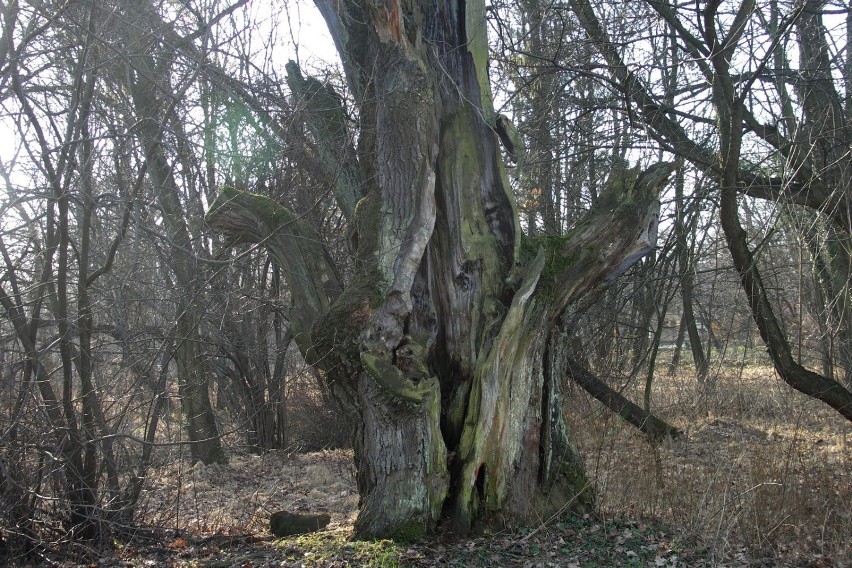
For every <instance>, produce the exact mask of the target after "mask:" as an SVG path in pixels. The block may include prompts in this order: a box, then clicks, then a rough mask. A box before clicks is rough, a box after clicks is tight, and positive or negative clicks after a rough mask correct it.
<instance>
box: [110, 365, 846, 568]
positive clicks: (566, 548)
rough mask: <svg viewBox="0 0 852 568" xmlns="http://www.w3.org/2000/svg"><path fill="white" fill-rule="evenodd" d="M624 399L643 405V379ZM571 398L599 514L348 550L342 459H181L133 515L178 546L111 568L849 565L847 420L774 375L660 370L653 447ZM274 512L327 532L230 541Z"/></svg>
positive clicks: (276, 455) (347, 485)
mask: <svg viewBox="0 0 852 568" xmlns="http://www.w3.org/2000/svg"><path fill="white" fill-rule="evenodd" d="M626 393H627V394H628V395H629V396H630V397H631V398H633V399H634V400H641V398H642V397H641V392H640V389H639V388H638V386H632V387H629V388H627V389H626ZM568 404H569V405H570V407H571V414H570V416H569V421H570V422H571V426H572V428H573V432H574V434H575V440H576V442H577V444H578V446H579V448H580V450H581V453H582V455H583V457H584V459H585V460H586V466H587V470H588V474H589V476H590V478H591V480H592V481H593V482H594V483H595V486H596V490H597V494H598V497H599V503H600V509H599V513H600V517H601V518H597V519H596V518H593V517H585V518H580V519H578V518H567V519H563V520H560V521H559V522H557V523H555V524H554V525H552V526H549V527H546V528H541V529H536V530H535V531H534V534H535V537H534V538H532V539H529V538H528V537H526V536H524V535H526V534H529V533H528V532H525V530H524V529H520V530H519V531H513V532H506V533H500V534H495V535H487V536H484V537H480V538H478V539H473V540H465V541H454V540H451V541H445V540H443V539H440V538H439V539H437V540H435V541H431V542H424V543H421V544H418V545H412V546H409V547H406V546H404V545H397V544H395V543H389V542H388V541H382V543H373V544H372V545H369V546H368V547H367V548H365V549H364V550H363V551H361V550H360V549H358V548H357V547H355V548H353V546H355V545H353V544H352V543H349V542H347V537H348V535H349V534H350V531H351V527H352V522H353V520H354V517H355V514H356V513H357V502H358V496H357V492H356V489H355V484H354V476H353V473H354V472H353V467H352V460H351V452H348V451H343V450H334V451H325V452H318V453H312V454H299V453H288V452H272V453H269V454H266V455H264V456H251V455H242V456H235V457H233V458H232V459H231V463H230V464H229V465H227V466H211V467H204V466H198V467H195V468H189V467H188V466H187V465H186V464H185V463H183V464H182V463H181V462H180V461H176V462H175V463H173V464H172V465H166V466H163V467H161V468H158V469H157V470H156V471H155V472H152V475H151V477H150V478H149V483H148V486H147V491H146V493H145V499H144V500H143V503H142V509H143V511H147V515H145V516H144V518H143V519H140V520H141V521H143V522H144V523H146V524H153V525H156V526H160V527H163V528H168V529H170V530H169V533H170V534H175V535H177V534H180V535H183V536H182V538H178V539H177V540H175V542H177V543H179V545H180V546H178V545H175V546H172V544H174V543H172V544H169V545H168V546H167V547H165V548H164V547H162V546H160V547H159V548H156V549H152V550H148V551H147V552H144V553H143V552H142V551H136V552H133V551H125V552H126V554H125V558H127V559H128V560H127V561H126V563H125V564H121V565H125V566H127V565H133V566H135V565H139V564H138V562H141V561H142V560H144V561H145V562H150V561H151V560H152V559H156V561H157V562H162V563H164V564H171V565H177V566H180V565H199V564H205V563H207V562H209V563H210V565H221V566H225V565H235V564H246V563H248V564H256V565H261V564H265V565H270V566H346V565H370V566H435V565H448V564H451V565H459V566H495V565H500V566H578V567H579V566H588V567H594V566H598V567H604V566H628V565H629V566H673V567H674V566H677V567H697V566H724V567H734V566H737V567H744V566H813V567H823V566H852V552H850V550H852V512H850V503H852V474H851V473H852V469H850V466H852V448H850V446H849V440H850V438H852V425H850V424H848V423H847V422H846V421H845V420H843V419H842V418H840V417H839V416H838V415H837V414H836V413H835V412H834V411H832V410H831V409H828V408H827V407H825V405H823V404H821V403H819V402H817V401H814V400H812V399H809V398H807V397H805V396H804V395H801V394H799V393H797V392H794V391H793V390H792V389H790V388H788V387H787V386H786V385H784V384H783V383H781V382H780V381H779V380H778V379H777V377H776V376H775V374H774V371H772V369H771V368H769V367H760V366H753V367H751V368H748V369H746V370H745V371H742V370H740V369H730V370H725V371H723V372H721V373H719V374H718V375H717V376H716V380H715V383H714V388H712V389H706V388H705V389H702V388H699V385H698V383H697V382H696V381H695V379H694V377H693V376H691V375H690V374H689V373H682V374H680V375H678V376H676V377H664V376H660V377H658V378H657V383H656V386H655V390H654V397H653V404H654V410H655V412H657V413H658V414H659V415H660V416H662V417H664V418H666V419H667V420H669V421H671V422H673V423H674V424H675V425H676V426H678V427H679V428H681V429H682V430H683V431H684V432H685V435H684V436H683V437H682V438H681V439H679V440H677V441H673V442H667V443H666V444H664V445H663V446H662V447H659V448H652V447H651V446H649V445H648V443H647V442H646V440H645V439H644V438H643V437H642V436H641V435H640V434H639V433H638V432H637V431H636V430H635V429H634V428H633V427H631V426H629V425H627V424H625V423H624V422H622V421H621V420H619V419H618V418H617V417H614V416H613V415H612V414H611V413H609V412H607V411H604V410H602V409H601V407H600V405H599V404H598V403H597V402H596V401H594V400H592V399H590V398H588V397H587V396H585V394H583V393H582V392H579V391H576V390H575V392H574V393H573V395H572V396H571V397H569V400H568ZM280 509H288V510H297V511H300V510H301V511H310V512H327V513H330V514H331V516H332V525H331V526H330V527H329V530H328V531H324V532H323V533H318V536H317V537H300V538H301V540H300V539H299V538H296V539H285V540H282V541H276V542H271V541H267V542H261V541H258V542H257V543H255V544H253V543H254V542H255V541H253V540H251V539H248V540H240V538H241V537H240V538H237V537H234V536H233V535H260V537H259V538H261V539H266V538H268V537H266V536H264V535H266V534H267V528H268V525H267V523H268V518H269V514H270V513H271V512H273V511H276V510H280ZM171 529H175V530H174V531H173V532H172V531H171ZM526 530H527V531H528V530H529V529H526ZM192 535H194V536H192ZM206 535H207V536H206ZM209 535H224V536H222V537H217V538H225V537H227V538H226V540H225V541H223V542H227V543H229V544H228V546H230V547H234V548H228V549H226V546H225V544H223V543H221V542H219V541H218V540H217V541H215V543H218V544H214V541H211V540H210V538H213V537H210V536H209ZM517 542H522V543H524V546H520V547H519V546H518V545H516V544H515V543H517ZM371 547H372V548H371ZM376 547H377V548H376ZM217 563H218V564H217Z"/></svg>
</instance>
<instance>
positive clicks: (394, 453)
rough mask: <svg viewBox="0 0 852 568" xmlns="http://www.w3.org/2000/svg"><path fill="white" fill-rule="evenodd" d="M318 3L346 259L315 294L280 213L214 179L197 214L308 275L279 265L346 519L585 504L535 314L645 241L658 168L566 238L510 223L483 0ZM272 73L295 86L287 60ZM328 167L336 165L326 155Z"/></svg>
mask: <svg viewBox="0 0 852 568" xmlns="http://www.w3.org/2000/svg"><path fill="white" fill-rule="evenodd" d="M318 6H319V7H320V10H321V11H322V13H323V15H324V17H325V19H326V21H327V23H328V27H329V29H330V31H331V33H332V35H333V37H334V40H335V42H336V44H337V47H338V50H339V51H340V53H341V56H342V61H343V63H344V68H345V71H346V77H347V80H348V83H349V87H350V89H351V90H352V93H353V95H354V97H355V99H356V101H357V102H358V105H359V108H358V110H359V119H360V125H359V129H358V131H359V133H360V134H359V138H358V143H357V148H356V155H355V156H354V157H351V160H354V161H356V162H357V173H358V179H357V180H355V181H353V182H351V183H350V182H347V183H346V184H344V186H339V187H337V190H336V193H335V195H336V196H337V198H338V201H339V202H340V206H341V210H342V211H344V212H345V211H347V205H346V201H347V199H349V197H348V196H349V195H350V194H351V191H350V190H349V189H347V188H351V187H357V188H359V191H360V193H359V200H358V202H357V205H356V206H355V207H354V209H353V210H352V215H351V227H350V231H351V234H352V236H353V243H354V244H355V249H356V250H355V254H356V258H357V263H356V269H355V271H354V274H353V275H352V277H351V279H350V280H349V281H348V282H347V283H346V284H345V286H343V285H341V283H340V282H336V283H335V285H334V286H332V288H333V289H334V290H333V292H329V291H328V290H329V287H328V283H329V282H330V281H329V282H326V281H322V278H319V279H318V278H317V277H316V274H317V273H318V271H319V272H322V271H323V270H325V271H326V272H327V273H332V272H333V270H332V269H331V267H325V264H327V263H328V262H330V261H328V260H327V259H328V258H329V256H328V255H327V254H326V253H325V251H322V250H318V249H312V250H311V251H308V250H303V251H302V252H301V253H299V254H298V255H296V257H294V256H293V255H294V254H295V253H293V252H292V251H289V249H288V247H292V244H290V245H288V244H287V243H288V242H289V241H291V240H292V238H293V237H296V236H297V234H296V232H295V229H287V230H285V229H284V228H283V226H286V227H297V226H298V222H291V223H289V224H288V223H285V224H284V225H283V226H282V225H281V224H280V223H278V222H275V223H269V222H268V219H269V216H270V215H271V217H272V218H273V219H286V218H288V213H287V212H286V210H285V209H283V208H282V207H280V206H276V205H274V204H271V203H269V202H268V200H267V202H261V201H260V200H261V199H262V198H259V197H257V196H250V195H247V194H244V193H241V192H235V191H231V190H229V191H228V192H225V193H223V196H222V197H220V199H219V200H217V202H216V203H215V204H214V205H213V207H212V208H211V211H210V213H209V214H208V221H209V222H210V224H211V226H212V227H213V228H214V229H216V230H219V231H221V232H225V233H228V234H230V235H232V236H234V237H237V238H240V239H243V240H249V241H251V242H260V243H263V244H264V245H265V246H266V247H267V248H268V249H269V251H270V254H271V255H272V257H273V258H274V259H275V261H276V262H278V263H279V264H281V265H282V268H283V273H284V274H285V277H287V274H293V275H296V274H299V273H300V271H302V270H303V269H304V270H306V271H307V272H309V273H311V274H313V275H314V277H313V278H312V279H307V278H302V277H301V276H300V277H298V278H292V279H291V278H290V277H287V279H288V284H289V285H290V286H291V287H294V286H295V287H298V286H304V285H305V284H304V283H305V282H308V283H309V285H308V286H307V288H308V289H307V290H304V291H302V292H298V293H301V294H304V298H305V300H304V301H305V302H313V305H316V306H318V309H316V310H313V309H312V312H311V313H312V314H313V318H314V319H313V320H312V321H310V322H308V321H305V322H304V323H303V325H305V326H307V325H308V324H310V328H311V333H310V341H309V342H308V343H307V344H300V347H302V348H303V350H304V351H306V352H307V355H308V360H309V362H311V363H313V364H315V365H317V366H318V367H319V368H321V369H322V370H323V371H324V374H325V377H326V380H327V382H328V384H329V387H330V390H331V391H332V392H333V393H334V394H335V396H336V397H337V398H338V400H340V401H341V403H342V404H343V406H344V408H345V409H346V410H347V411H348V412H349V414H350V416H351V417H352V418H353V424H354V430H355V431H354V445H355V459H356V466H357V470H358V487H359V491H360V494H361V513H360V515H359V518H358V520H357V522H356V525H355V532H356V536H357V537H360V538H372V537H395V538H417V537H419V536H422V535H423V534H424V533H426V532H428V531H430V530H432V529H434V527H435V526H436V525H437V523H438V522H440V521H444V522H446V523H448V524H451V525H452V526H453V527H454V529H455V530H456V531H458V532H461V533H466V532H468V531H470V530H471V529H474V528H476V527H477V526H478V525H479V524H481V523H482V522H488V523H500V522H503V521H504V520H506V521H512V520H519V521H535V520H538V519H540V518H542V517H545V518H546V517H547V516H549V515H550V514H553V513H555V512H558V511H564V510H566V509H567V508H569V507H571V508H574V509H588V508H589V507H591V505H592V495H591V491H589V489H588V483H587V482H586V480H585V476H584V474H583V470H582V466H581V464H580V461H579V459H578V457H577V455H576V452H575V451H574V449H573V448H572V446H571V444H570V441H569V435H568V430H567V427H566V424H565V421H564V419H563V416H562V412H563V397H562V379H563V376H562V373H563V371H564V369H565V362H566V360H567V350H566V348H565V345H564V341H560V340H558V334H557V333H553V332H552V331H553V329H554V328H555V325H556V321H557V320H558V318H559V315H560V314H561V313H562V312H563V310H564V309H565V308H566V307H567V306H569V305H571V304H572V303H573V302H576V301H577V300H578V299H579V298H580V297H582V296H583V295H584V294H585V293H586V292H588V291H589V290H591V289H593V288H595V287H597V286H600V285H602V284H605V283H607V282H609V281H610V280H612V279H613V278H615V277H617V276H618V275H619V274H621V273H622V272H624V271H625V270H627V269H628V268H629V267H630V266H631V265H632V264H633V263H634V262H636V261H637V260H638V259H639V258H641V256H642V255H643V254H645V253H646V252H648V251H649V250H651V248H652V247H653V246H654V243H655V240H656V227H657V214H658V211H659V203H658V201H657V197H658V195H659V191H660V189H661V188H662V187H663V185H664V184H665V182H666V179H667V178H668V175H669V174H670V173H671V171H672V166H671V165H670V164H659V165H656V166H653V167H651V168H650V169H649V170H647V171H645V172H642V173H641V174H640V172H639V171H638V169H631V170H626V171H618V172H613V175H612V177H611V180H610V183H609V185H608V187H607V189H606V190H605V191H604V192H602V194H601V196H600V199H599V200H598V203H597V204H596V206H595V208H594V209H593V210H592V211H590V212H589V214H588V216H587V217H586V218H585V219H584V220H583V221H582V222H581V223H579V224H578V225H577V226H576V227H574V229H573V230H571V231H570V232H569V233H568V234H567V235H566V236H564V237H542V238H538V239H532V238H525V237H523V236H522V234H521V231H520V228H519V224H518V218H517V212H516V209H515V205H514V202H513V200H512V195H511V191H510V187H509V184H508V181H507V178H506V172H505V169H504V166H503V163H502V160H501V155H500V148H499V141H498V137H497V135H496V133H495V124H496V122H495V121H496V116H495V113H494V109H493V105H492V101H491V93H490V86H489V83H488V78H487V60H486V58H487V45H486V37H485V36H486V33H485V32H486V30H485V20H484V14H485V6H484V2H481V1H472V2H460V1H455V0H441V1H439V2H436V3H425V2H422V3H421V2H417V1H415V0H410V1H400V0H387V1H381V2H373V1H370V2H363V3H358V2H351V1H349V2H347V1H344V2H326V1H324V0H319V1H318ZM288 73H289V74H290V77H289V79H288V80H290V81H291V84H293V85H296V86H297V87H298V86H300V85H301V86H306V85H307V83H306V82H305V81H306V80H305V79H304V78H302V77H301V73H299V72H298V67H296V66H295V64H292V63H291V64H290V65H289V66H288ZM324 93H325V95H324V96H329V97H331V95H330V94H329V93H328V92H327V91H324ZM329 100H332V99H331V98H330V99H329ZM333 110H334V108H333V105H323V108H322V109H321V112H323V113H328V112H331V111H333ZM319 111H320V109H317V112H319ZM305 112H307V113H311V112H313V111H312V110H311V108H310V106H306V107H305ZM338 112H341V111H340V110H339V109H338ZM306 123H307V124H308V127H309V128H311V130H312V134H313V135H314V136H315V137H317V138H321V137H322V136H323V133H324V132H326V133H327V132H328V131H329V130H330V129H334V128H336V127H335V126H334V125H336V124H340V122H339V121H338V120H337V119H336V118H334V117H331V116H329V115H328V114H325V115H324V116H323V117H322V118H321V119H320V118H319V117H314V119H312V120H307V121H306ZM349 159H350V158H346V157H345V156H344V158H343V160H344V161H346V160H349ZM327 166H328V168H329V169H332V168H334V167H338V168H343V169H345V170H346V171H347V172H350V173H347V174H346V175H347V176H348V175H351V172H353V171H355V168H354V167H350V166H344V165H342V163H341V158H340V156H339V155H338V156H335V157H334V158H333V163H332V162H330V163H329V164H327ZM261 203H262V205H261ZM259 211H264V212H265V213H264V215H263V216H261V215H259ZM287 231H290V233H289V234H288V233H287ZM319 243H320V241H319V240H316V241H314V245H315V246H317V247H321V245H320V244H319ZM284 249H288V252H284ZM318 259H326V260H324V261H322V262H320V265H316V264H315V265H310V263H311V262H314V263H316V262H317V260H318ZM320 283H321V284H322V285H320ZM296 293H297V292H296V291H295V290H294V295H295V294H296ZM318 296H322V298H320V299H314V298H315V297H318Z"/></svg>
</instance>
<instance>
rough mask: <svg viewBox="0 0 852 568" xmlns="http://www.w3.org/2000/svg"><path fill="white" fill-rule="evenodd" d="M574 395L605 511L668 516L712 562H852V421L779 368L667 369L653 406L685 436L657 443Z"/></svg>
mask: <svg viewBox="0 0 852 568" xmlns="http://www.w3.org/2000/svg"><path fill="white" fill-rule="evenodd" d="M627 391H628V392H629V393H630V394H631V396H634V398H640V397H641V395H640V394H638V389H635V390H634V389H631V388H629V389H627ZM576 400H577V404H576V405H575V408H576V409H577V411H576V412H574V413H573V414H572V422H573V426H574V430H575V432H576V433H577V435H578V438H577V441H578V444H579V446H580V448H581V451H582V453H583V455H584V456H585V458H586V460H587V467H588V472H589V474H590V476H591V477H592V479H594V481H595V484H596V489H597V494H598V496H599V498H600V514H601V515H602V516H603V517H605V518H606V517H628V518H645V517H648V518H653V519H657V520H659V521H662V522H664V523H667V524H670V525H671V526H673V527H677V529H678V530H681V531H683V533H684V536H685V537H687V538H689V539H692V540H695V541H697V542H699V543H700V544H701V546H703V547H706V550H707V552H708V554H709V556H710V559H711V560H712V561H713V563H714V564H715V563H717V562H720V563H721V562H723V561H725V560H726V559H730V558H733V557H737V555H739V556H741V557H744V558H749V559H751V561H753V562H756V563H760V562H764V563H765V564H766V565H775V564H781V563H789V564H792V565H801V564H804V565H808V564H809V563H811V562H813V563H814V565H836V566H846V565H850V563H852V556H850V553H852V511H850V507H849V504H850V503H852V474H850V466H852V448H850V445H849V441H850V438H852V425H850V424H849V422H847V421H845V420H843V418H842V417H840V416H839V415H837V413H835V412H834V411H832V410H831V409H829V408H827V407H825V406H824V405H822V404H820V403H819V402H818V401H816V400H813V399H809V398H808V397H806V396H804V395H802V394H800V393H797V392H796V391H794V390H792V389H791V388H789V387H788V386H786V385H785V384H784V383H782V382H781V381H780V380H779V379H778V378H777V377H776V375H775V372H774V370H773V369H772V368H771V367H765V366H752V367H749V368H745V369H739V368H734V369H722V370H720V371H719V372H717V374H716V375H715V383H714V384H713V386H712V387H702V386H701V385H699V384H698V383H697V381H695V379H694V376H691V375H690V374H689V373H682V374H680V375H679V376H676V377H663V378H660V379H658V380H657V382H656V386H655V390H654V399H653V400H654V405H655V406H654V408H655V410H656V412H657V413H659V414H660V415H662V416H665V417H666V418H667V419H669V420H670V421H671V422H673V423H674V425H676V426H677V427H679V428H681V429H682V430H683V432H684V434H685V435H684V436H683V438H681V439H679V440H676V441H673V442H671V441H670V442H668V443H666V444H664V445H663V446H662V447H660V448H656V449H655V448H652V447H650V446H649V445H648V444H647V443H646V441H645V440H644V438H642V437H641V436H640V435H639V433H638V432H637V431H636V430H635V429H633V428H631V427H629V426H627V425H625V424H623V423H621V422H620V421H619V420H618V419H617V418H616V417H613V416H612V415H611V414H609V413H604V412H602V411H601V410H600V409H599V407H598V405H597V404H595V403H593V402H590V401H589V400H588V399H586V398H585V397H583V396H578V397H577V398H576ZM820 562H822V564H820Z"/></svg>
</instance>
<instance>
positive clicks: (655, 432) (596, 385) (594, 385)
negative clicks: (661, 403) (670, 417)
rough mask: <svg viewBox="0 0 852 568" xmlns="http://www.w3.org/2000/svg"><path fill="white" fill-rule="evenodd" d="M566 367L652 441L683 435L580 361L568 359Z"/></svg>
mask: <svg viewBox="0 0 852 568" xmlns="http://www.w3.org/2000/svg"><path fill="white" fill-rule="evenodd" d="M566 367H567V368H566V371H567V373H568V376H569V377H571V379H572V380H573V381H574V382H575V383H577V384H578V385H580V386H581V387H582V388H583V390H585V391H586V392H587V393H589V394H590V395H592V396H593V397H595V398H596V399H597V400H599V401H600V402H602V403H603V405H604V406H606V407H607V408H609V409H610V410H611V411H613V412H614V413H616V414H618V415H619V416H621V417H622V418H623V419H624V420H626V421H627V422H629V423H630V424H632V425H633V426H635V427H636V428H638V429H639V430H641V431H642V432H644V433H645V434H646V435H647V436H648V439H649V440H650V441H651V443H658V442H660V441H662V440H663V439H665V438H666V437H669V436H670V437H672V438H677V437H678V436H680V435H681V431H680V430H678V429H677V428H675V427H674V426H672V425H671V424H669V423H668V422H666V421H665V420H662V419H660V418H658V417H657V416H655V415H654V414H652V413H650V412H646V411H645V409H643V408H642V407H641V406H639V405H638V404H635V403H634V402H632V401H630V400H629V399H628V398H627V397H625V396H624V395H622V394H621V393H619V392H618V391H616V390H614V389H612V388H611V387H610V386H609V385H607V384H606V383H605V382H603V381H602V380H600V379H599V378H597V377H596V376H595V375H594V374H593V373H592V372H591V371H590V370H589V369H587V368H586V367H585V366H583V365H582V364H580V363H579V362H577V361H575V360H573V359H568V361H567V365H566Z"/></svg>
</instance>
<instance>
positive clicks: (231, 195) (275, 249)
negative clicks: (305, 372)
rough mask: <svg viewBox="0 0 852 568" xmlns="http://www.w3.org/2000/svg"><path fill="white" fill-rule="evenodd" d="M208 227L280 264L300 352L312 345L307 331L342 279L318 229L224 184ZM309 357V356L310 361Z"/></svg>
mask: <svg viewBox="0 0 852 568" xmlns="http://www.w3.org/2000/svg"><path fill="white" fill-rule="evenodd" d="M206 221H207V223H208V224H209V225H210V227H211V228H212V229H213V230H214V231H216V232H218V233H222V234H224V235H227V236H229V237H233V238H235V239H236V242H243V243H258V244H262V245H263V246H264V247H266V250H267V251H268V252H269V255H270V256H271V257H272V258H273V259H274V260H275V262H276V263H277V264H278V266H280V267H281V271H282V274H283V275H284V278H285V280H286V281H287V285H288V286H289V288H290V293H291V294H292V295H293V311H292V312H291V316H290V317H291V322H292V324H293V329H294V337H295V339H296V343H297V345H298V346H299V349H300V351H301V352H302V354H303V355H305V356H306V357H307V356H308V353H309V351H310V350H311V348H312V346H313V345H312V342H311V329H312V327H313V324H314V322H316V321H317V320H318V319H319V318H320V317H322V316H323V315H324V314H325V313H326V312H328V308H329V306H330V305H331V303H332V302H333V301H334V299H335V298H337V296H339V295H340V291H341V290H342V289H343V283H342V282H341V280H340V276H339V275H338V274H337V270H336V268H335V266H334V263H333V261H332V259H331V256H330V255H329V253H328V250H327V249H326V246H325V244H324V242H323V240H322V239H321V238H320V236H319V235H318V234H317V232H316V231H315V230H314V229H313V228H312V227H311V226H310V225H309V224H308V223H307V222H306V221H304V220H303V219H300V218H298V217H296V216H295V215H293V213H292V212H290V210H288V209H287V208H286V207H283V206H281V205H278V204H277V203H276V202H274V201H273V200H271V199H269V198H268V197H265V196H262V195H255V194H252V193H247V192H243V191H239V190H236V189H232V188H225V189H223V190H222V192H221V193H220V194H219V197H218V198H216V200H215V201H214V202H213V204H212V205H211V206H210V210H209V211H208V213H207V215H206ZM310 359H311V358H309V360H310Z"/></svg>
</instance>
